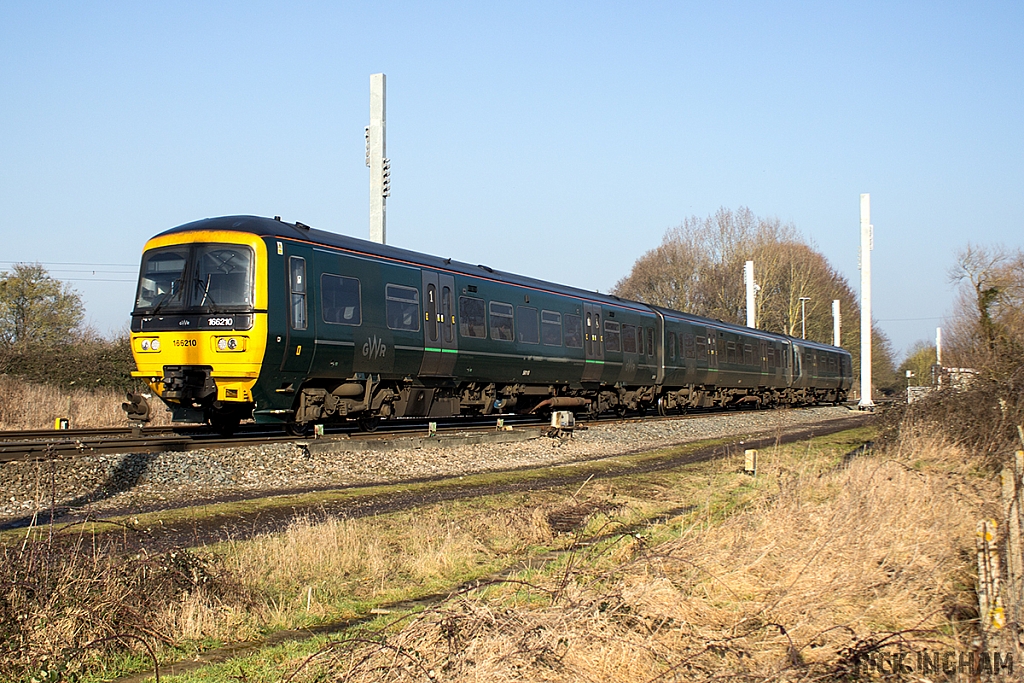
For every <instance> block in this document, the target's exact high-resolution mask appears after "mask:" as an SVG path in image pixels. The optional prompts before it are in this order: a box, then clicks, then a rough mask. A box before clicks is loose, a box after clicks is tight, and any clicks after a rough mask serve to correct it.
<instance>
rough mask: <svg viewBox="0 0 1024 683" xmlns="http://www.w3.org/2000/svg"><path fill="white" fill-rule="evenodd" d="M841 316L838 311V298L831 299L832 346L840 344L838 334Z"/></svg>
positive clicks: (840, 338) (840, 340)
mask: <svg viewBox="0 0 1024 683" xmlns="http://www.w3.org/2000/svg"><path fill="white" fill-rule="evenodd" d="M841 321H842V316H841V315H840V313H839V299H832V346H842V345H843V344H842V337H841V336H840V334H839V331H840V325H841Z"/></svg>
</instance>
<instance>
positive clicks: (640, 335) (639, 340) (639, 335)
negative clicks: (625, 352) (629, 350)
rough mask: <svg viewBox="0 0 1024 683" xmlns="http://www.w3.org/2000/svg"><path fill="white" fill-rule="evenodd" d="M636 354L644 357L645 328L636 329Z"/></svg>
mask: <svg viewBox="0 0 1024 683" xmlns="http://www.w3.org/2000/svg"><path fill="white" fill-rule="evenodd" d="M636 352H637V353H639V354H640V355H641V356H642V355H644V328H642V327H638V328H636Z"/></svg>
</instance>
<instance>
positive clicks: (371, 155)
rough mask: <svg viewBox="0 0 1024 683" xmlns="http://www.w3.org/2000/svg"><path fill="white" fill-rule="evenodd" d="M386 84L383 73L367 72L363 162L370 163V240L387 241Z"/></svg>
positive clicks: (388, 174) (389, 168)
mask: <svg viewBox="0 0 1024 683" xmlns="http://www.w3.org/2000/svg"><path fill="white" fill-rule="evenodd" d="M386 99H387V84H386V81H385V77H384V74H371V75H370V125H369V126H367V127H366V165H367V166H369V167H370V240H371V241H373V242H377V243H379V244H386V243H387V198H388V196H390V194H391V162H390V160H389V159H388V158H387V156H386V155H387V126H386V119H387V106H386Z"/></svg>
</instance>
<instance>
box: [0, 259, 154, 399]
mask: <svg viewBox="0 0 1024 683" xmlns="http://www.w3.org/2000/svg"><path fill="white" fill-rule="evenodd" d="M84 320H85V308H84V306H83V304H82V297H81V296H80V295H79V294H78V293H77V292H76V291H75V290H74V289H73V288H72V287H71V286H70V285H68V284H67V283H65V282H61V281H60V280H57V279H54V278H53V277H51V276H50V274H49V273H48V272H47V271H46V269H45V268H43V266H41V265H40V264H38V263H35V264H27V263H19V264H16V265H15V266H14V267H13V268H11V269H10V270H9V271H6V272H2V273H0V374H8V375H14V376H18V377H21V378H23V379H27V380H30V381H35V382H45V383H50V384H59V385H62V386H66V387H71V386H78V387H84V388H89V387H96V386H108V387H114V388H119V389H126V388H130V387H134V386H135V385H136V381H135V380H134V379H132V377H131V371H132V370H133V369H134V368H135V363H134V361H133V359H132V355H131V346H130V342H129V339H128V334H127V333H126V332H125V333H121V334H118V335H116V336H114V337H113V338H109V339H108V338H104V337H102V336H100V335H99V334H98V333H97V332H96V331H95V330H93V329H91V328H89V327H88V326H86V325H85V324H84Z"/></svg>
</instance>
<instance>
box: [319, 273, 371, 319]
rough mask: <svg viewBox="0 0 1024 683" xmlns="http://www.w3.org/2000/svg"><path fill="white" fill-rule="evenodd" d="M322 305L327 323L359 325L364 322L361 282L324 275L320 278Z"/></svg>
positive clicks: (339, 276)
mask: <svg viewBox="0 0 1024 683" xmlns="http://www.w3.org/2000/svg"><path fill="white" fill-rule="evenodd" d="M320 299H321V301H320V304H321V308H322V313H323V316H322V317H323V319H324V322H325V323H336V324H340V325H358V324H360V322H362V311H361V310H360V305H359V280H357V279H355V278H354V277H344V276H342V275H331V274H329V273H324V274H323V275H322V276H321V277H320Z"/></svg>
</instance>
